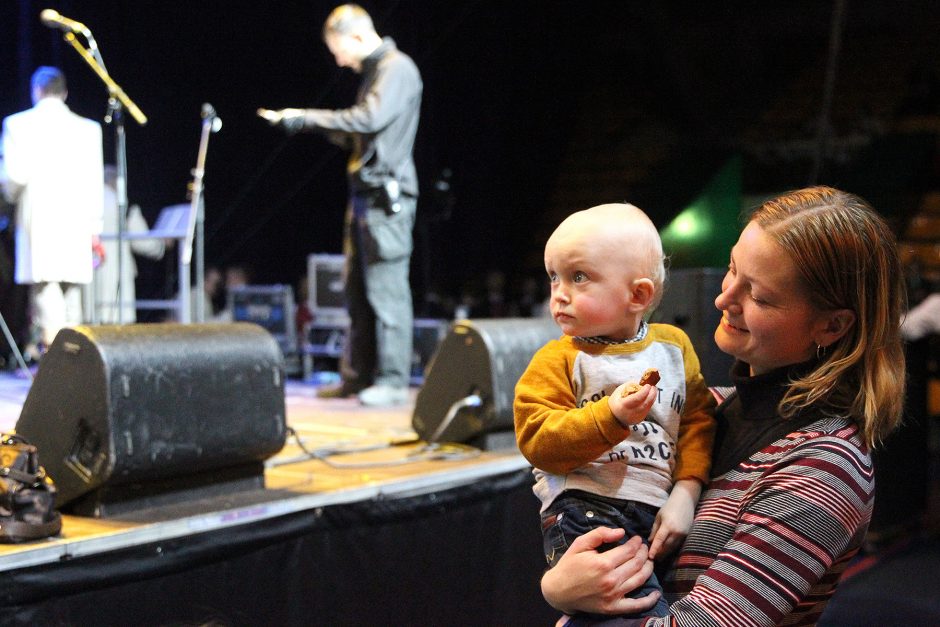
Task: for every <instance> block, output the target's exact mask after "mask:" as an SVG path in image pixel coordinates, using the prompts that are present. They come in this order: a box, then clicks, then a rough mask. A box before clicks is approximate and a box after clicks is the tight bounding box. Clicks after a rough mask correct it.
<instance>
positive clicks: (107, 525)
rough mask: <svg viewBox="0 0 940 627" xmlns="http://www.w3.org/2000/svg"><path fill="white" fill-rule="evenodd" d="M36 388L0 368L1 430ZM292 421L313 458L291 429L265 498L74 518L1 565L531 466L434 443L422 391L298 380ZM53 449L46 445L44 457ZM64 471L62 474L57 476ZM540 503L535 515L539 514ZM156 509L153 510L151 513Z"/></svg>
mask: <svg viewBox="0 0 940 627" xmlns="http://www.w3.org/2000/svg"><path fill="white" fill-rule="evenodd" d="M29 387H30V381H29V379H28V378H27V377H26V376H25V375H24V374H22V373H19V372H17V373H0V429H2V430H3V431H10V430H12V429H13V428H14V427H15V425H16V421H17V419H18V417H19V413H20V409H21V407H22V404H23V401H24V400H25V398H26V396H27V394H28V392H29ZM285 387H286V407H287V424H288V426H289V427H292V428H293V429H294V430H295V431H296V432H297V434H298V435H299V437H300V439H301V442H302V444H303V447H304V449H306V450H307V451H311V452H316V453H317V454H318V455H317V458H314V459H311V458H310V456H309V455H308V454H307V453H305V452H304V450H302V449H301V448H300V447H299V446H298V445H297V443H296V441H295V440H294V439H293V438H291V437H288V442H287V445H286V446H285V447H284V449H283V450H282V451H281V452H280V453H279V454H277V455H275V456H274V457H272V458H270V459H269V460H268V461H267V463H266V469H265V488H266V489H265V492H266V493H269V494H267V495H265V496H263V497H262V498H260V499H259V498H257V496H258V495H255V498H253V499H250V500H249V501H248V502H244V501H243V502H239V499H238V498H229V499H222V500H221V501H219V500H218V499H216V501H213V503H212V504H211V507H207V506H206V505H205V504H204V503H200V504H198V505H197V506H196V507H195V508H193V507H189V508H187V507H186V506H182V507H177V508H174V509H173V511H172V514H164V515H160V513H159V512H149V513H147V512H145V513H144V514H143V515H131V516H122V517H117V518H110V519H98V518H85V517H78V516H68V515H67V516H64V517H63V529H62V533H61V535H60V536H59V537H56V538H50V539H47V540H42V541H37V542H32V543H27V544H20V545H2V544H0V571H8V570H11V569H17V568H24V567H30V566H34V565H39V564H49V563H53V562H56V561H60V560H63V559H70V558H74V557H80V556H85V555H89V554H93V553H98V552H104V551H110V550H115V549H121V548H127V547H130V546H136V545H138V544H142V543H148V542H154V541H161V540H164V539H169V538H174V537H180V536H183V535H190V534H193V533H201V532H207V531H211V530H214V529H221V528H225V527H230V526H232V525H240V524H247V523H251V522H257V521H260V520H264V519H268V518H272V517H277V516H282V515H287V514H291V513H294V512H298V511H303V510H309V509H315V508H317V507H324V506H328V505H334V504H341V503H350V502H355V501H363V500H369V499H373V498H398V497H405V496H410V495H415V494H422V493H427V492H432V491H438V490H444V489H448V488H452V487H455V486H459V485H464V484H468V483H471V482H474V481H476V480H477V479H480V478H483V477H489V476H495V475H499V474H503V473H508V472H514V471H518V470H520V469H524V468H526V467H527V466H528V464H527V462H526V461H525V459H524V458H523V457H522V456H521V455H519V453H518V451H515V450H506V451H478V450H476V449H470V448H469V447H467V448H466V449H464V448H457V449H444V450H429V449H427V448H426V446H425V443H424V442H421V441H420V440H419V439H418V436H417V434H416V433H415V432H414V430H413V429H412V428H411V414H412V411H413V407H414V399H415V395H416V390H415V389H412V390H411V398H410V402H409V403H408V404H406V405H404V406H401V407H397V408H392V409H367V408H363V407H362V406H360V405H359V404H358V402H357V401H356V400H355V399H330V400H324V399H319V398H317V397H316V389H317V388H316V386H314V385H312V384H309V383H305V382H303V381H298V380H293V379H289V380H288V381H287V383H286V386H285ZM42 455H43V452H42V451H39V456H40V461H42ZM53 478H54V477H53ZM536 510H537V508H536V504H535V502H533V516H535V512H536ZM148 516H149V517H148Z"/></svg>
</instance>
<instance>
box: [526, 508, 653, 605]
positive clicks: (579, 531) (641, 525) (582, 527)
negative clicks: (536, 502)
mask: <svg viewBox="0 0 940 627" xmlns="http://www.w3.org/2000/svg"><path fill="white" fill-rule="evenodd" d="M657 511H658V508H656V507H653V506H652V505H647V504H646V503H638V502H636V501H622V500H618V499H609V498H605V497H602V496H597V495H595V494H589V493H587V492H582V491H580V490H568V491H566V492H563V493H562V494H561V496H559V497H558V498H557V499H555V500H554V501H553V502H552V504H551V505H550V506H549V508H548V509H547V510H545V511H544V512H542V515H541V516H542V536H543V538H542V539H543V542H544V545H545V559H546V561H548V565H549V567H551V566H554V565H555V564H557V563H558V560H559V559H561V556H562V555H563V554H564V553H565V551H567V550H568V547H569V546H571V543H572V542H574V541H575V539H576V538H577V537H578V536H582V535H584V534H585V533H587V532H588V531H590V530H591V529H596V528H597V527H613V528H617V527H620V528H622V529H625V530H626V532H627V533H626V534H624V536H623V539H622V540H621V541H620V542H618V543H617V544H623V543H625V542H626V541H627V540H629V539H630V538H632V537H633V536H640V537H641V538H643V541H644V542H646V541H647V538H649V535H650V530H651V529H652V528H653V523H654V522H655V520H656V513H657ZM613 546H615V545H602V546H601V547H599V549H598V550H600V551H606V550H608V549H611V548H613ZM654 590H659V591H660V592H662V590H663V589H662V586H661V585H660V583H659V579H658V578H657V577H656V575H655V574H653V575H650V578H649V579H647V580H646V582H645V583H644V584H643V585H642V586H640V587H639V588H637V589H636V590H634V591H633V592H631V593H629V596H630V597H631V598H639V597H642V596H646V595H647V594H649V593H650V592H653V591H654ZM668 613H669V606H668V605H667V604H666V601H665V600H664V599H663V598H662V597H660V598H659V601H657V603H656V605H655V606H653V607H652V608H651V609H649V610H647V611H646V612H643V613H642V614H640V615H639V616H666V615H667V614H668ZM598 618H610V617H609V616H599V617H598Z"/></svg>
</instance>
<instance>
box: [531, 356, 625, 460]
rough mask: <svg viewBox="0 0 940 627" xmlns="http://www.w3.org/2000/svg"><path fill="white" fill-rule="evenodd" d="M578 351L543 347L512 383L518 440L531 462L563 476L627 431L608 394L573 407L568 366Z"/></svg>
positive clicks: (619, 439)
mask: <svg viewBox="0 0 940 627" xmlns="http://www.w3.org/2000/svg"><path fill="white" fill-rule="evenodd" d="M575 353H576V351H575V350H574V349H573V348H571V347H570V346H566V344H565V343H563V342H561V341H559V340H553V341H551V342H549V343H548V344H546V345H545V346H543V347H542V348H541V349H539V351H538V352H537V353H536V354H535V356H534V357H533V358H532V361H531V362H530V363H529V366H528V368H527V369H526V371H525V372H524V373H523V374H522V377H520V378H519V382H518V383H517V384H516V397H515V402H514V404H513V410H514V416H515V426H516V442H517V443H518V445H519V450H520V451H521V452H522V454H523V455H524V456H525V458H526V459H527V460H529V463H531V464H532V465H533V466H535V467H536V468H539V469H541V470H545V471H547V472H550V473H554V474H560V475H562V474H567V473H568V472H570V471H572V470H574V469H575V468H578V467H579V466H583V465H585V464H587V463H589V462H591V461H593V460H595V459H597V457H598V456H600V455H602V454H603V453H604V452H605V451H607V450H610V448H611V447H612V446H613V445H615V444H617V443H618V442H620V441H621V440H623V439H624V438H625V437H627V435H628V430H627V429H624V428H623V427H622V426H620V423H619V422H617V419H616V418H614V415H613V413H612V412H611V411H610V407H609V406H608V404H607V398H606V397H604V398H602V399H601V400H599V401H596V402H592V403H587V404H586V405H585V406H584V407H576V404H575V403H576V401H575V397H574V391H573V389H572V384H571V370H572V365H573V363H574V355H575Z"/></svg>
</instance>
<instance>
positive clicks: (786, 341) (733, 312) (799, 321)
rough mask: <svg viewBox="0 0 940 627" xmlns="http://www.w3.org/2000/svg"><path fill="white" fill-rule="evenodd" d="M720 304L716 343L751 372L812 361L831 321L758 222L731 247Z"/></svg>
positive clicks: (717, 301) (716, 303) (748, 228)
mask: <svg viewBox="0 0 940 627" xmlns="http://www.w3.org/2000/svg"><path fill="white" fill-rule="evenodd" d="M715 306H716V307H718V309H720V310H721V312H722V316H721V322H719V323H718V328H717V329H716V330H715V343H716V344H717V345H718V348H720V349H721V350H722V351H724V352H726V353H728V354H729V355H731V356H733V357H735V358H737V359H739V360H741V361H743V362H746V363H748V364H750V366H751V374H761V373H764V372H767V371H769V370H773V369H775V368H779V367H781V366H788V365H790V364H796V363H800V362H804V361H807V360H808V359H810V358H811V357H812V356H813V354H814V353H815V351H816V342H815V339H814V338H816V337H818V336H819V334H820V333H821V332H822V330H823V329H824V328H825V327H826V325H827V319H826V316H824V315H822V314H820V313H819V312H818V311H817V310H816V309H815V308H814V307H813V306H812V305H811V304H810V302H809V300H808V299H807V298H806V297H805V296H804V294H803V289H802V287H801V285H800V281H799V279H798V274H797V270H796V266H795V265H794V262H793V260H792V259H791V258H790V257H789V256H788V255H787V253H785V252H784V250H783V249H782V248H781V247H780V246H779V245H778V244H777V243H776V242H774V241H773V240H772V239H771V238H770V237H769V236H768V235H767V234H766V233H765V232H764V230H763V229H762V228H761V227H760V226H758V225H757V224H756V223H755V222H751V223H750V224H748V225H747V227H746V228H745V229H744V231H743V232H742V233H741V237H740V238H738V243H737V244H735V246H734V248H732V249H731V263H730V264H729V265H728V273H727V274H726V275H725V278H724V280H723V281H722V283H721V294H719V296H718V298H716V299H715Z"/></svg>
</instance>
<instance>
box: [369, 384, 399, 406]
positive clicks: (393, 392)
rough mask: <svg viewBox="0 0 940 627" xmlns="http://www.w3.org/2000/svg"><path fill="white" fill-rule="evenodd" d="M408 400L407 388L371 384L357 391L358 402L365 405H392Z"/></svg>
mask: <svg viewBox="0 0 940 627" xmlns="http://www.w3.org/2000/svg"><path fill="white" fill-rule="evenodd" d="M407 401H408V388H396V387H392V386H390V385H373V386H372V387H368V388H366V389H364V390H363V391H361V392H359V402H360V403H362V404H363V405H365V406H367V407H392V406H394V405H404V404H405V403H406V402H407Z"/></svg>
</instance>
